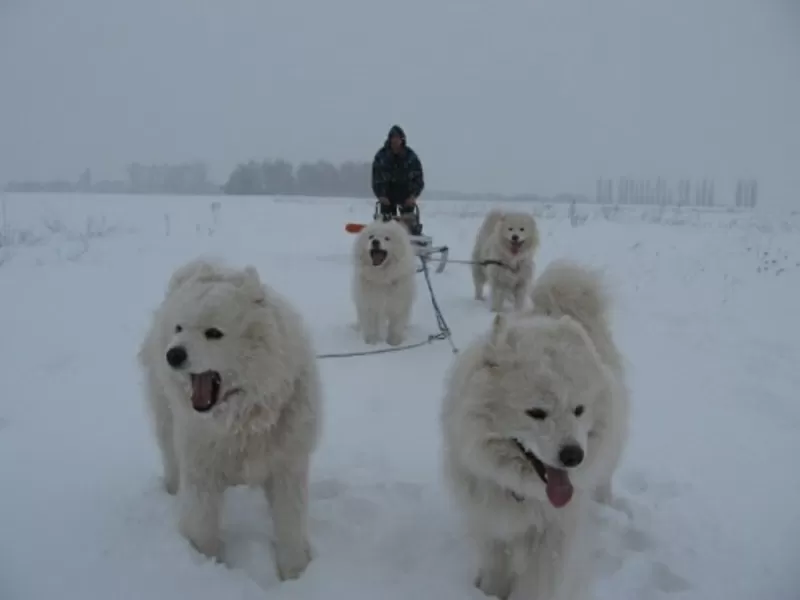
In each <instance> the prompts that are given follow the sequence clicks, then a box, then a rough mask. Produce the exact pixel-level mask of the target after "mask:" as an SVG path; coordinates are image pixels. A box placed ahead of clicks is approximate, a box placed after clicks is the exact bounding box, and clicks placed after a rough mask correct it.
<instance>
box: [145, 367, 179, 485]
mask: <svg viewBox="0 0 800 600" xmlns="http://www.w3.org/2000/svg"><path fill="white" fill-rule="evenodd" d="M146 385H147V394H148V401H149V403H150V408H151V409H152V414H153V421H154V424H155V433H156V441H157V442H158V448H159V450H160V451H161V462H162V464H163V466H164V489H166V490H167V493H168V494H170V495H175V493H177V491H178V481H179V477H180V469H179V468H178V456H177V454H176V452H175V430H174V427H175V425H174V418H173V416H172V408H171V407H170V405H169V400H168V399H167V397H166V396H165V395H164V394H163V392H161V390H160V387H159V386H158V385H157V384H156V383H155V382H154V381H153V380H152V379H151V377H150V376H148V377H147V382H146Z"/></svg>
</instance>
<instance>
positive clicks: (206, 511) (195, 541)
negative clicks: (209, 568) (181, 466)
mask: <svg viewBox="0 0 800 600" xmlns="http://www.w3.org/2000/svg"><path fill="white" fill-rule="evenodd" d="M206 476H207V475H206ZM216 483H217V482H211V484H210V485H209V484H207V483H206V482H205V481H202V480H200V479H199V478H198V479H196V480H195V479H193V478H191V477H188V476H184V475H183V473H182V474H181V481H180V485H179V487H178V504H179V511H180V520H179V529H180V532H181V534H182V535H183V536H184V537H185V538H186V539H187V540H189V542H190V543H191V544H192V546H194V548H195V549H196V550H197V551H198V552H200V553H202V554H205V555H206V556H208V557H209V558H216V559H217V560H219V561H223V560H224V557H223V555H222V541H221V540H220V530H219V522H220V510H221V508H222V492H223V489H222V488H221V487H219V486H217V485H216Z"/></svg>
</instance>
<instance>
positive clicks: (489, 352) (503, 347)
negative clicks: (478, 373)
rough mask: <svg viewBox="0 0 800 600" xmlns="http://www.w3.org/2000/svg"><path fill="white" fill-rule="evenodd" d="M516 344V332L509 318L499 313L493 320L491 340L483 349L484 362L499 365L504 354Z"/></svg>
mask: <svg viewBox="0 0 800 600" xmlns="http://www.w3.org/2000/svg"><path fill="white" fill-rule="evenodd" d="M513 344H514V332H513V331H512V330H511V327H509V324H508V318H507V317H506V316H505V315H503V314H502V313H498V314H497V316H495V318H494V321H492V330H491V332H490V334H489V340H488V342H487V343H486V346H484V349H483V362H484V364H485V365H486V366H487V367H499V366H500V362H501V361H502V358H503V355H504V354H506V353H507V352H508V351H509V350H510V349H511V347H512V346H513Z"/></svg>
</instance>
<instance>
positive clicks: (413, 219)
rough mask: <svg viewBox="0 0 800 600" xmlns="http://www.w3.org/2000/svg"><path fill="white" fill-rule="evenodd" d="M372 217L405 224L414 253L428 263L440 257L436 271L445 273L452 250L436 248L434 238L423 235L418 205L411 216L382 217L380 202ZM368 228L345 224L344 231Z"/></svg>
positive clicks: (362, 225) (444, 247)
mask: <svg viewBox="0 0 800 600" xmlns="http://www.w3.org/2000/svg"><path fill="white" fill-rule="evenodd" d="M372 217H373V219H374V220H376V221H377V220H378V219H383V220H384V221H388V220H389V219H394V220H395V221H400V222H401V223H403V224H404V225H405V226H406V228H407V229H408V233H409V238H410V239H411V245H412V246H413V247H414V252H415V253H416V255H417V256H418V257H419V259H420V260H421V261H423V262H426V263H427V262H435V261H436V260H437V258H436V257H437V256H438V262H437V263H436V269H435V271H436V273H441V272H442V271H444V269H445V267H446V266H447V257H448V254H449V253H450V249H449V248H448V247H447V246H434V245H433V238H432V237H431V236H429V235H423V234H422V222H421V221H420V218H419V206H418V205H417V206H414V212H413V213H410V214H409V215H402V216H400V215H393V216H390V215H384V216H381V208H380V202H376V203H375V212H374V214H373V215H372ZM366 226H367V225H366V223H347V224H345V226H344V229H345V231H346V232H347V233H359V232H360V231H361V230H362V229H364V227H366ZM421 271H422V268H419V269H417V273H419V272H421Z"/></svg>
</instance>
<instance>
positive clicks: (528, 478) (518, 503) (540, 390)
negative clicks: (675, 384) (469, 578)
mask: <svg viewBox="0 0 800 600" xmlns="http://www.w3.org/2000/svg"><path fill="white" fill-rule="evenodd" d="M533 296H534V298H535V299H536V300H537V303H536V305H535V307H534V309H533V310H532V311H530V312H529V313H528V314H525V313H518V314H517V315H516V316H512V317H505V316H503V315H497V317H496V318H495V321H494V323H493V326H492V329H491V331H490V332H489V333H488V334H486V335H485V336H483V337H481V338H480V339H478V340H476V341H475V342H473V343H472V344H471V345H470V346H469V347H468V348H466V349H465V350H464V351H463V352H462V353H461V355H460V356H459V357H458V359H457V360H456V363H455V364H454V365H453V368H452V370H451V372H450V373H449V375H448V379H447V383H446V393H445V398H444V402H443V407H442V414H441V424H442V430H443V435H444V448H445V455H444V456H445V458H444V466H445V469H444V471H445V480H446V482H447V484H448V486H449V488H450V489H451V491H452V493H453V496H454V499H455V501H456V504H457V505H458V507H459V508H460V509H461V510H462V512H463V513H464V517H465V520H466V524H467V529H468V531H469V533H470V534H471V536H472V537H473V538H474V539H475V541H476V542H477V545H478V551H479V556H480V567H479V570H478V574H477V577H476V580H475V582H476V585H477V586H478V587H479V588H480V589H482V590H483V591H484V592H485V593H486V594H488V595H490V596H491V595H495V596H497V597H499V598H501V599H502V600H505V599H507V598H528V599H530V600H567V599H569V600H573V599H575V598H578V597H580V596H581V594H582V593H583V591H584V586H585V585H587V579H586V578H585V577H584V575H585V574H586V572H587V569H585V568H584V567H583V566H582V561H583V559H584V556H583V553H584V552H585V550H586V545H585V544H582V543H581V542H580V541H579V540H580V537H579V536H581V535H582V533H583V532H584V528H583V527H582V525H583V523H584V522H585V521H586V517H587V516H588V515H587V509H588V506H589V503H590V501H591V499H592V497H593V496H594V497H595V498H597V497H598V496H599V497H601V499H607V498H609V497H610V494H611V488H610V482H611V476H612V475H613V472H614V470H615V469H616V466H617V463H618V462H619V459H620V457H621V454H622V450H623V448H624V445H625V442H626V438H627V431H628V412H629V398H628V393H627V390H626V387H625V383H624V381H623V374H622V368H621V359H620V355H619V353H618V351H617V350H616V348H615V346H614V344H613V341H612V338H611V334H610V330H609V328H608V324H607V321H608V317H607V314H606V312H607V308H606V299H605V294H604V292H603V290H602V286H601V285H600V280H599V278H598V277H597V276H596V275H595V274H592V273H591V272H589V271H588V270H585V269H583V268H582V267H578V266H574V265H570V264H568V263H556V264H554V265H552V266H550V267H549V268H548V269H547V270H545V272H544V273H543V274H542V275H541V276H540V278H539V279H538V280H537V282H536V285H535V286H534V290H533Z"/></svg>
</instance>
